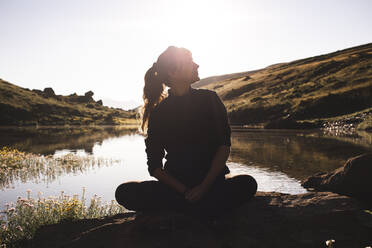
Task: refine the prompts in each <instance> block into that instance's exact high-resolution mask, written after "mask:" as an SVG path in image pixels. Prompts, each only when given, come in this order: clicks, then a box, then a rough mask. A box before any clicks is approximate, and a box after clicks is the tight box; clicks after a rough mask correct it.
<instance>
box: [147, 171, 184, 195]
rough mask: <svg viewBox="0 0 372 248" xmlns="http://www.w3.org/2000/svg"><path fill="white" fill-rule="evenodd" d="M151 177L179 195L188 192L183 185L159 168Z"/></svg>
mask: <svg viewBox="0 0 372 248" xmlns="http://www.w3.org/2000/svg"><path fill="white" fill-rule="evenodd" d="M153 176H154V177H155V178H156V179H158V180H159V181H160V182H162V183H164V184H166V185H168V186H169V187H171V188H172V189H174V190H176V191H177V192H179V193H181V194H185V192H186V191H187V190H188V189H187V187H186V186H185V185H184V184H183V183H181V182H180V181H178V180H177V179H176V178H174V177H173V176H172V175H170V174H168V173H167V172H165V171H164V170H162V169H161V168H156V169H155V170H154V172H153Z"/></svg>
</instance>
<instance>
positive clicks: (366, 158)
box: [302, 154, 372, 206]
mask: <svg viewBox="0 0 372 248" xmlns="http://www.w3.org/2000/svg"><path fill="white" fill-rule="evenodd" d="M371 178H372V154H362V155H359V156H356V157H353V158H350V159H349V160H347V161H346V163H345V165H344V166H343V167H340V168H338V169H336V170H334V171H332V172H330V173H319V174H316V175H314V176H311V177H309V178H307V179H306V180H305V181H304V182H303V183H302V186H303V187H305V188H314V189H316V190H318V191H332V192H335V193H339V194H342V195H347V196H351V197H355V198H357V199H360V200H362V201H364V202H366V203H367V204H371V203H372V180H371ZM371 206H372V204H371Z"/></svg>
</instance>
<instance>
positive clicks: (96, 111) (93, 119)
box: [0, 79, 137, 125]
mask: <svg viewBox="0 0 372 248" xmlns="http://www.w3.org/2000/svg"><path fill="white" fill-rule="evenodd" d="M93 95H94V93H93V92H92V91H88V92H86V93H85V94H84V95H82V96H80V95H77V94H76V93H74V94H71V95H69V96H62V95H56V94H55V93H54V90H53V89H52V88H45V89H44V90H43V91H41V90H29V89H26V88H21V87H18V86H16V85H14V84H11V83H9V82H6V81H4V80H1V79H0V113H1V114H0V125H66V124H71V125H88V124H98V125H102V124H103V125H107V124H109V125H113V124H114V125H115V124H137V121H136V120H135V116H136V113H135V112H130V111H124V110H122V109H114V108H109V107H105V106H103V103H102V101H101V100H98V101H95V100H94V99H93Z"/></svg>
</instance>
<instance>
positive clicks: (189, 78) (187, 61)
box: [169, 54, 200, 85]
mask: <svg viewBox="0 0 372 248" xmlns="http://www.w3.org/2000/svg"><path fill="white" fill-rule="evenodd" d="M185 56H186V57H185V58H184V59H182V62H181V63H180V65H179V66H178V68H177V69H176V70H175V71H174V72H170V73H169V76H170V79H171V81H172V82H174V83H186V84H189V85H190V84H192V83H195V82H196V81H199V80H200V78H199V74H198V68H199V65H198V64H196V63H195V62H194V61H193V59H192V56H191V54H190V55H188V54H187V55H185Z"/></svg>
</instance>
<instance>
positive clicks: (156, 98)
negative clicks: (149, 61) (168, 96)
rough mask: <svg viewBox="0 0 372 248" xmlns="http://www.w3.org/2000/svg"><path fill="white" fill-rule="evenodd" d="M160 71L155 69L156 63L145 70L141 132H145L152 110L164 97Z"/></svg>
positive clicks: (162, 79) (163, 85)
mask: <svg viewBox="0 0 372 248" xmlns="http://www.w3.org/2000/svg"><path fill="white" fill-rule="evenodd" d="M164 80H165V79H164V78H162V73H160V72H159V71H158V70H157V63H154V64H153V66H152V67H151V68H150V69H148V70H147V72H146V74H145V86H144V87H143V97H142V98H143V102H144V106H143V108H142V123H141V130H142V132H144V133H145V132H147V126H148V121H149V118H150V115H151V112H152V110H153V109H154V108H155V107H156V106H157V105H158V104H159V103H160V102H161V101H162V100H163V99H164V98H165V93H164V89H165V84H164Z"/></svg>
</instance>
